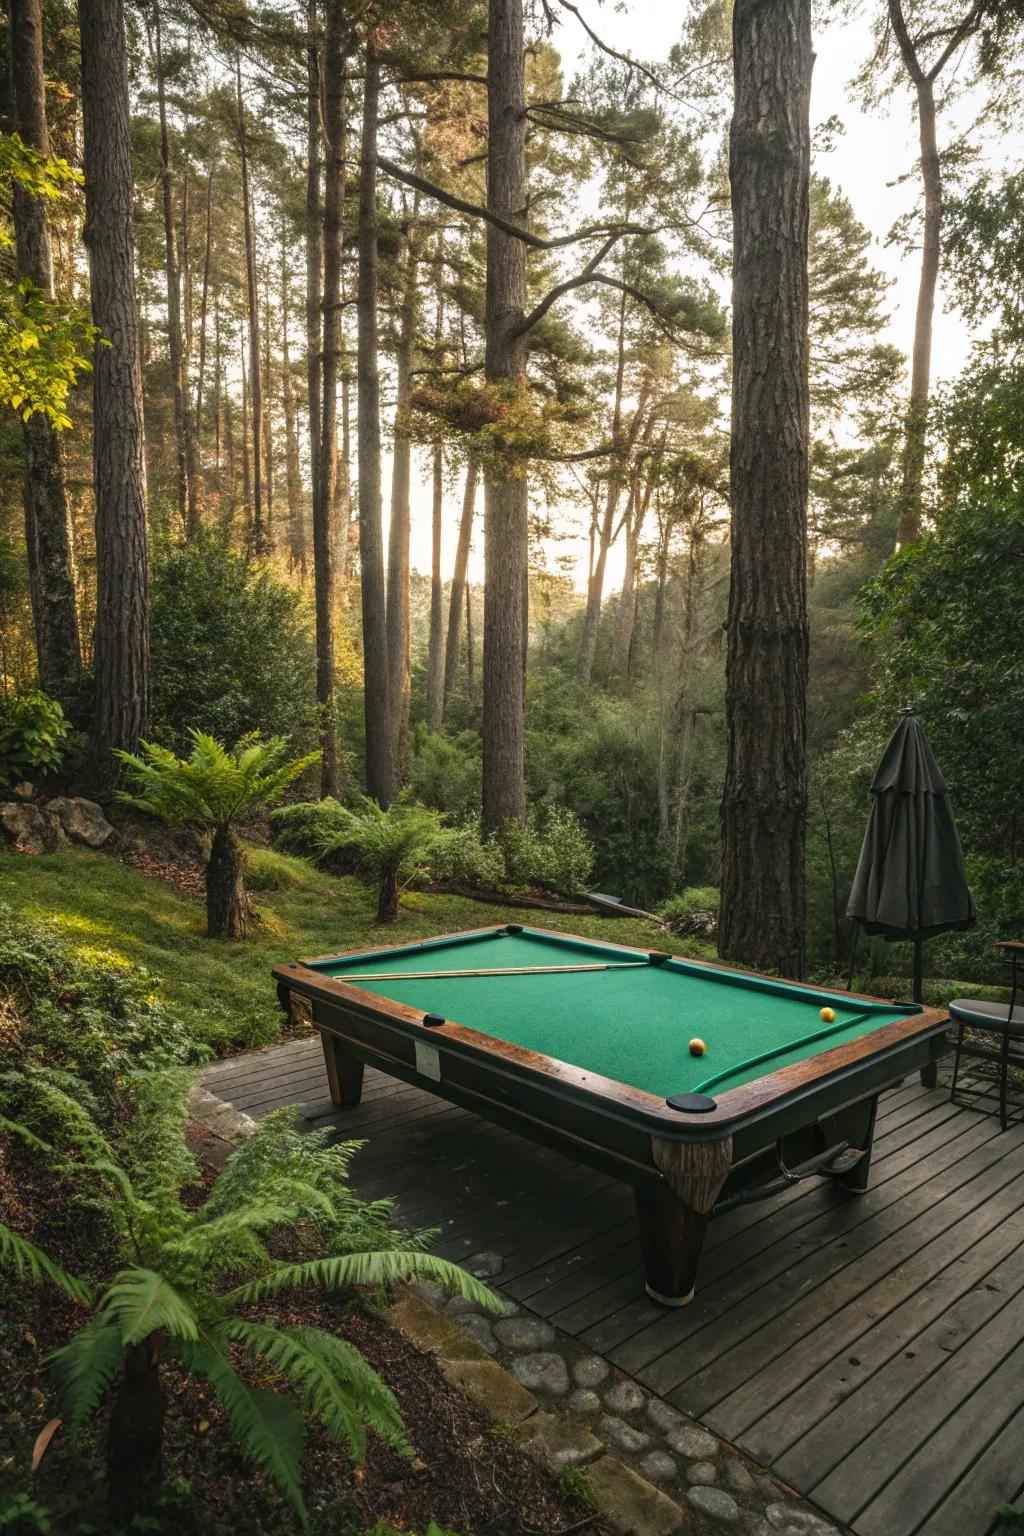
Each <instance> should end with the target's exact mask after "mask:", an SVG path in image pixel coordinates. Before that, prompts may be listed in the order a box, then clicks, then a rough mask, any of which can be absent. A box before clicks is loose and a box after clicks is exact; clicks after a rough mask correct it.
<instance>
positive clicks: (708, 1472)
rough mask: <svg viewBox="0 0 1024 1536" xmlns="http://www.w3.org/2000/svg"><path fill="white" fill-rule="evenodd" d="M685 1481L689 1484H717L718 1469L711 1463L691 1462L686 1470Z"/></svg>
mask: <svg viewBox="0 0 1024 1536" xmlns="http://www.w3.org/2000/svg"><path fill="white" fill-rule="evenodd" d="M686 1480H687V1482H690V1483H704V1484H708V1483H717V1482H718V1468H717V1467H716V1466H715V1463H714V1462H713V1461H691V1462H690V1465H689V1466H688V1467H687V1469H686Z"/></svg>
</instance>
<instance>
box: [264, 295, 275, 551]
mask: <svg viewBox="0 0 1024 1536" xmlns="http://www.w3.org/2000/svg"><path fill="white" fill-rule="evenodd" d="M273 402H274V366H273V362H272V359H271V346H270V283H269V282H266V283H264V285H263V487H264V490H263V505H264V514H263V523H264V530H265V534H266V542H267V544H268V545H269V546H271V547H272V546H273V544H274V410H273Z"/></svg>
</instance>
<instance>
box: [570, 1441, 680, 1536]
mask: <svg viewBox="0 0 1024 1536" xmlns="http://www.w3.org/2000/svg"><path fill="white" fill-rule="evenodd" d="M587 1481H588V1482H589V1484H590V1491H591V1493H592V1494H593V1497H594V1502H595V1504H596V1505H597V1509H598V1513H599V1514H600V1515H602V1516H603V1517H604V1519H605V1521H606V1522H607V1523H608V1525H610V1526H611V1528H612V1530H613V1531H616V1532H618V1536H675V1533H676V1532H677V1531H678V1530H679V1528H680V1527H681V1525H682V1523H683V1511H682V1510H681V1509H680V1508H679V1505H678V1504H677V1503H676V1502H675V1500H674V1499H670V1498H669V1497H668V1495H667V1494H664V1493H662V1492H661V1491H660V1489H658V1488H655V1486H654V1484H653V1483H649V1482H648V1481H647V1479H646V1478H645V1477H638V1476H637V1474H636V1473H635V1472H634V1471H632V1469H631V1468H630V1467H624V1466H623V1465H622V1462H621V1461H619V1459H618V1458H617V1457H616V1456H602V1457H601V1459H600V1461H595V1462H593V1463H592V1464H591V1465H590V1466H589V1467H588V1468H587Z"/></svg>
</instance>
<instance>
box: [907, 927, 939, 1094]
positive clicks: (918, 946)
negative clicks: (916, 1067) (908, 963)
mask: <svg viewBox="0 0 1024 1536" xmlns="http://www.w3.org/2000/svg"><path fill="white" fill-rule="evenodd" d="M910 995H911V997H912V998H913V1000H914V1002H915V1003H923V1002H924V943H923V941H922V940H921V939H915V940H914V985H913V991H912V992H911V994H910ZM938 1080H939V1067H938V1063H937V1062H934V1061H930V1062H929V1063H928V1065H927V1066H926V1067H922V1068H921V1082H922V1084H923V1086H924V1087H925V1088H934V1087H935V1085H936V1084H937V1082H938Z"/></svg>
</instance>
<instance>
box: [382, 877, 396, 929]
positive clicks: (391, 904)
mask: <svg viewBox="0 0 1024 1536" xmlns="http://www.w3.org/2000/svg"><path fill="white" fill-rule="evenodd" d="M377 921H378V923H397V921H398V872H397V870H394V869H387V870H385V871H384V873H383V874H382V875H381V876H380V879H379V881H378V884H377Z"/></svg>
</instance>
